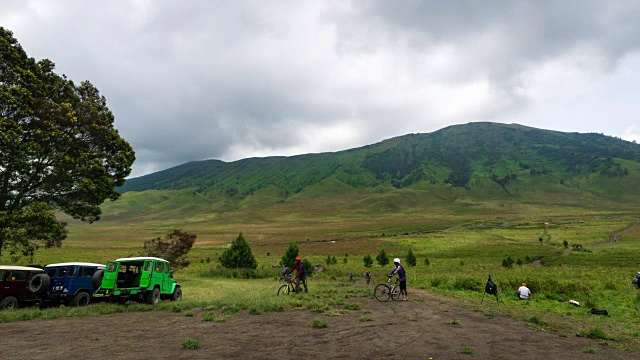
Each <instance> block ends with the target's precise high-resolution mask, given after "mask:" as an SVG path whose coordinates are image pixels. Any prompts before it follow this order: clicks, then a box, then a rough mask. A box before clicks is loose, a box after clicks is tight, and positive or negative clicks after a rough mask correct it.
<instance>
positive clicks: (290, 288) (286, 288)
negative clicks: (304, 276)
mask: <svg viewBox="0 0 640 360" xmlns="http://www.w3.org/2000/svg"><path fill="white" fill-rule="evenodd" d="M284 281H285V282H286V284H284V285H282V286H280V287H279V288H278V296H280V295H289V293H291V292H301V291H302V289H301V288H299V287H296V282H295V280H294V279H293V277H292V276H291V275H287V276H286V277H285V279H284ZM304 281H307V280H304Z"/></svg>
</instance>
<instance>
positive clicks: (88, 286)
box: [29, 262, 107, 308]
mask: <svg viewBox="0 0 640 360" xmlns="http://www.w3.org/2000/svg"><path fill="white" fill-rule="evenodd" d="M104 268H105V266H104V265H103V264H94V263H85V262H68V263H60V264H49V265H47V266H46V267H45V269H44V273H43V274H39V275H36V276H34V277H33V278H32V279H31V281H30V282H29V288H30V289H31V291H33V292H35V293H37V294H40V295H41V302H40V307H41V308H45V307H49V306H60V305H65V306H86V305H89V304H90V303H91V302H95V301H97V300H99V299H103V298H105V297H106V296H107V294H106V292H105V291H104V290H100V289H96V288H94V287H93V284H92V280H93V275H94V274H95V273H96V271H98V270H104Z"/></svg>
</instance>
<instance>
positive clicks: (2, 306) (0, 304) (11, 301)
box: [0, 296, 18, 310]
mask: <svg viewBox="0 0 640 360" xmlns="http://www.w3.org/2000/svg"><path fill="white" fill-rule="evenodd" d="M17 308H18V299H16V298H15V297H13V296H7V297H6V298H4V299H2V301H0V310H13V309H17Z"/></svg>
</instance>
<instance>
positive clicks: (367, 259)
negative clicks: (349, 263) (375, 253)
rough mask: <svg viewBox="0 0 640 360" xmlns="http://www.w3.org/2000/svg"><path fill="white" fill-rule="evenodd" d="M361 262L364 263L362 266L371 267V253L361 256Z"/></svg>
mask: <svg viewBox="0 0 640 360" xmlns="http://www.w3.org/2000/svg"><path fill="white" fill-rule="evenodd" d="M362 262H363V263H364V267H367V268H369V267H371V266H372V265H373V259H372V258H371V255H369V254H367V255H365V256H364V257H363V258H362Z"/></svg>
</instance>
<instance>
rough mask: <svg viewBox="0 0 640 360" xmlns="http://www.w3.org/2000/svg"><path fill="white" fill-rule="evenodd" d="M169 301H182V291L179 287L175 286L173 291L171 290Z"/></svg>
mask: <svg viewBox="0 0 640 360" xmlns="http://www.w3.org/2000/svg"><path fill="white" fill-rule="evenodd" d="M171 301H182V289H180V286H176V288H175V290H173V294H171Z"/></svg>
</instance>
